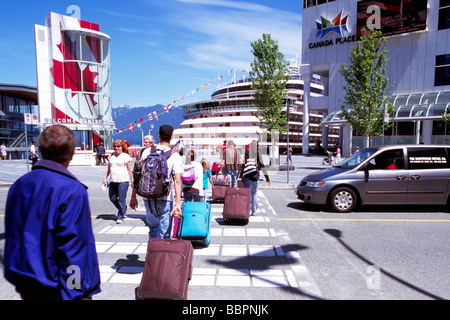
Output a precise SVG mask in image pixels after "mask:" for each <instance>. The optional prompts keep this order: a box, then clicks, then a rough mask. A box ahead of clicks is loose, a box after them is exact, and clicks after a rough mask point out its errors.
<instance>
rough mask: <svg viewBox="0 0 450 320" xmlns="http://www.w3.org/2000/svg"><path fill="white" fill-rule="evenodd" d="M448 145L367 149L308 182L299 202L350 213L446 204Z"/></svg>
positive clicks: (449, 168) (448, 191) (301, 188)
mask: <svg viewBox="0 0 450 320" xmlns="http://www.w3.org/2000/svg"><path fill="white" fill-rule="evenodd" d="M449 154H450V146H446V145H422V144H421V145H393V146H386V147H375V148H368V149H365V150H363V151H360V152H359V153H357V154H354V155H353V156H351V157H349V158H347V159H346V160H344V161H342V162H341V163H339V164H337V165H335V166H333V167H332V168H329V169H326V170H322V171H319V172H316V173H313V174H311V175H308V176H307V177H305V178H304V179H303V180H302V181H301V182H300V184H299V185H298V186H297V189H296V194H297V197H298V199H300V200H303V201H305V202H307V203H312V204H319V205H325V204H327V205H329V206H331V208H332V209H333V210H335V211H337V212H350V211H352V210H353V209H355V207H356V206H357V205H369V204H370V205H373V204H386V205H405V204H411V205H419V204H421V205H425V204H426V205H432V204H433V205H441V204H442V205H444V204H446V203H447V202H448V200H449V194H450V184H449V178H450V161H449Z"/></svg>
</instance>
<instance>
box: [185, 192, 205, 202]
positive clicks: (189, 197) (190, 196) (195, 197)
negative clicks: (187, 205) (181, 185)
mask: <svg viewBox="0 0 450 320" xmlns="http://www.w3.org/2000/svg"><path fill="white" fill-rule="evenodd" d="M183 197H184V201H185V202H190V201H195V202H203V200H202V198H200V195H199V193H198V192H184V193H183Z"/></svg>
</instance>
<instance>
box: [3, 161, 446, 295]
mask: <svg viewBox="0 0 450 320" xmlns="http://www.w3.org/2000/svg"><path fill="white" fill-rule="evenodd" d="M320 162H321V158H317V157H301V156H297V157H295V156H294V165H295V166H296V170H294V171H291V172H290V173H289V178H290V179H289V183H287V173H286V172H270V176H271V179H272V181H273V185H272V187H271V188H266V187H265V184H264V183H263V182H260V186H261V189H260V190H259V193H258V200H259V212H258V215H257V216H256V217H252V218H251V219H250V223H249V224H248V225H245V226H242V225H227V224H224V222H223V219H222V218H221V210H222V206H223V204H221V203H213V204H212V209H213V226H212V237H211V244H210V246H209V247H208V248H202V247H199V246H196V247H195V248H196V249H195V254H194V276H193V278H192V281H191V283H190V286H189V295H188V299H189V300H242V301H248V300H341V299H345V300H361V299H362V300H365V299H374V300H391V299H392V300H397V299H401V300H417V299H419V300H422V299H449V298H450V290H449V289H448V288H450V271H449V268H448V265H449V262H450V258H449V257H450V255H449V253H450V243H449V241H448V239H449V236H450V215H449V214H448V213H446V212H445V211H444V210H443V209H444V208H440V207H367V208H363V209H361V210H360V211H358V212H354V213H350V214H336V213H333V212H328V211H326V210H324V208H321V207H311V206H307V205H305V204H303V203H302V202H301V201H299V200H297V199H296V196H295V195H294V191H293V190H292V187H293V186H294V185H295V184H296V183H298V181H299V180H300V179H301V177H303V176H305V175H306V174H308V173H310V172H312V171H315V170H317V169H320V168H321V167H322V166H321V164H320ZM69 170H71V171H72V172H73V173H74V174H75V175H76V176H77V177H79V179H80V180H81V181H83V182H84V183H85V184H87V185H88V187H89V197H90V205H91V211H92V223H93V227H94V233H95V237H96V245H97V252H98V256H99V264H100V271H101V276H102V292H101V293H100V294H98V295H96V296H95V297H94V299H96V300H134V299H136V289H137V287H138V285H139V281H140V277H141V275H142V270H143V266H144V259H145V249H146V242H147V240H148V235H147V232H148V229H147V227H146V226H145V224H144V222H143V218H144V216H145V211H144V210H143V209H142V208H143V205H142V203H140V204H141V206H140V207H141V209H139V210H138V211H135V212H131V213H130V218H129V219H127V220H125V222H124V224H122V225H116V224H115V222H114V220H113V219H114V214H115V208H114V206H113V205H112V204H111V203H110V202H109V200H108V197H107V193H106V192H104V191H102V190H101V189H100V184H101V180H102V176H103V174H104V171H105V167H98V166H97V167H69ZM25 172H26V165H25V164H23V163H22V162H18V161H5V162H3V161H0V174H1V178H0V179H1V180H3V181H14V180H15V179H17V178H18V177H20V175H22V174H23V173H25ZM7 191H8V187H7V186H4V187H1V188H0V250H3V246H4V206H5V199H6V194H7ZM0 272H1V273H3V269H2V264H0ZM3 280H4V279H3ZM18 298H19V297H18V295H17V294H16V293H15V291H14V288H13V287H12V286H11V285H10V284H9V283H8V282H7V281H0V299H18Z"/></svg>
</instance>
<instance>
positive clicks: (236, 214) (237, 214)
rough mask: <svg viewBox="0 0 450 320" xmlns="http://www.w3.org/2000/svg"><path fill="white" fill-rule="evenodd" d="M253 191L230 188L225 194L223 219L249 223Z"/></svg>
mask: <svg viewBox="0 0 450 320" xmlns="http://www.w3.org/2000/svg"><path fill="white" fill-rule="evenodd" d="M251 201H252V195H251V189H250V188H228V189H227V191H226V193H225V202H224V205H223V219H224V221H228V220H243V222H245V223H248V220H249V219H250V210H251Z"/></svg>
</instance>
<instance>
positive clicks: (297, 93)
mask: <svg viewBox="0 0 450 320" xmlns="http://www.w3.org/2000/svg"><path fill="white" fill-rule="evenodd" d="M289 72H290V79H289V80H288V81H287V83H286V91H287V98H288V99H287V102H286V103H285V106H286V107H284V110H283V111H284V112H286V110H287V107H289V122H288V123H289V130H288V132H289V146H290V147H291V148H292V149H293V153H294V154H296V153H302V146H303V142H302V130H303V80H302V76H301V74H300V73H299V67H298V65H297V64H294V65H292V64H291V66H290V68H289ZM251 84H252V80H251V79H248V78H247V79H245V78H243V79H241V80H235V81H232V82H231V83H229V84H226V85H224V86H222V87H219V88H217V89H216V90H215V91H214V92H213V93H212V95H211V99H210V100H205V101H197V102H192V103H189V104H186V105H183V106H181V107H182V108H183V110H184V113H185V115H184V117H185V119H186V120H184V121H183V122H182V123H181V125H180V127H179V128H178V129H176V130H174V133H173V140H172V141H181V143H182V144H183V145H185V146H186V145H191V146H195V147H196V148H200V149H201V153H202V154H203V155H204V156H208V155H216V154H217V152H218V150H220V146H221V145H222V144H223V142H224V141H225V140H233V141H234V143H235V144H236V146H237V147H238V148H239V149H240V150H243V148H244V146H245V145H247V144H249V143H250V142H251V141H252V140H258V141H259V142H260V145H261V146H264V145H270V144H271V142H270V141H268V140H271V139H272V138H273V137H271V136H270V135H269V136H268V135H267V134H265V133H264V130H263V129H261V128H260V126H259V123H260V120H259V119H258V117H257V116H256V114H257V112H258V111H257V108H256V105H255V104H254V100H253V96H254V94H255V90H252V88H251ZM323 90H324V86H323V83H322V82H321V81H320V79H319V78H314V81H312V82H311V96H321V95H322V93H323ZM285 101H286V99H285ZM322 120H323V114H322V113H318V112H310V129H309V130H310V141H309V145H310V150H311V151H312V152H317V150H318V149H317V148H318V147H319V148H320V147H321V143H322V127H321V126H320V123H321V122H322ZM338 138H339V130H338V128H336V129H333V128H330V129H329V132H328V143H329V145H334V144H335V143H337V141H338ZM275 140H277V141H278V143H277V145H278V147H279V153H280V154H282V153H283V152H285V151H286V149H287V143H288V139H287V133H280V134H279V136H278V137H275Z"/></svg>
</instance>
